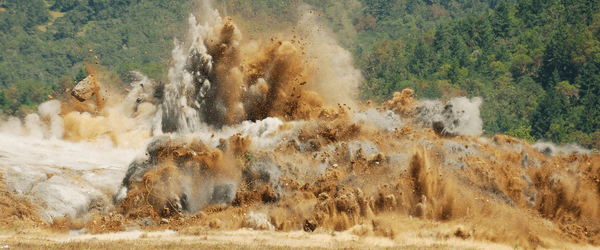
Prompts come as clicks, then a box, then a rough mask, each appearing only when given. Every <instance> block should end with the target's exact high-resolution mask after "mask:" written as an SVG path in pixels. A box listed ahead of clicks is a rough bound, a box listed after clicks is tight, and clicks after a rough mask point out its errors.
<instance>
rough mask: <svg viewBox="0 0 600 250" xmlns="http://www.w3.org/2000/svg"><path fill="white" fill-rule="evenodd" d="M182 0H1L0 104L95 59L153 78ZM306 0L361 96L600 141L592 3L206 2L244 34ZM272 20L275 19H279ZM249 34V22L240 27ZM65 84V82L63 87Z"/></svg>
mask: <svg viewBox="0 0 600 250" xmlns="http://www.w3.org/2000/svg"><path fill="white" fill-rule="evenodd" d="M193 5H194V4H193V3H192V1H188V0H176V1H168V2H165V1H159V0H85V1H84V0H56V1H42V0H19V1H17V0H0V8H1V9H0V41H1V42H0V44H2V45H3V47H4V48H3V50H0V58H1V60H0V108H1V109H2V110H3V111H4V112H5V113H8V114H12V115H19V114H24V113H26V112H29V110H32V109H34V108H35V105H37V104H39V103H40V102H42V101H45V100H47V96H48V95H53V94H55V92H56V91H57V90H58V89H59V88H61V87H62V88H63V89H64V88H65V86H70V85H72V84H73V82H74V80H75V78H81V77H85V71H84V70H82V69H83V65H84V64H85V63H90V62H96V61H97V62H98V63H99V64H100V65H102V66H103V67H105V69H106V70H108V71H110V72H113V73H114V74H115V75H116V76H118V77H119V78H121V79H126V78H127V77H128V76H129V71H131V70H139V71H142V72H143V73H145V74H148V75H150V76H151V77H153V78H154V79H159V80H160V79H163V78H164V77H165V74H166V69H167V66H168V64H169V59H170V56H171V54H170V51H171V50H172V49H173V38H174V37H180V36H181V34H182V33H181V29H182V28H184V25H185V23H186V22H185V19H186V18H187V17H188V14H189V12H191V10H192V9H193ZM308 5H309V6H312V7H310V8H312V10H313V11H317V12H318V13H319V16H320V18H321V19H320V21H321V22H322V23H324V24H325V25H326V26H328V27H329V29H330V30H331V31H332V33H333V34H334V35H335V36H336V37H337V38H338V41H339V42H340V44H341V45H342V46H344V47H345V48H347V49H348V50H350V51H352V52H353V53H354V56H355V65H356V66H357V67H358V68H360V69H361V71H362V73H363V75H364V77H365V81H364V84H363V86H362V87H361V96H360V97H361V98H362V99H364V100H366V99H370V100H373V101H376V102H381V101H384V100H387V99H389V98H390V97H391V95H392V94H393V93H394V92H395V91H400V90H402V89H404V88H412V89H414V90H415V93H416V95H417V97H418V98H439V99H443V100H447V99H450V98H453V97H456V96H469V97H473V96H481V97H483V99H484V103H483V105H482V107H481V114H482V119H483V121H484V129H485V133H486V134H488V135H491V134H494V133H505V134H508V135H512V136H516V137H519V138H522V139H525V140H529V141H531V142H533V141H535V140H550V141H553V142H556V143H572V142H577V143H580V144H582V145H584V146H586V147H591V148H599V147H600V54H599V52H600V41H599V40H600V35H599V28H600V4H598V3H597V1H592V0H547V1H544V0H521V1H509V0H339V1H329V0H327V1H317V0H287V1H275V0H253V1H244V0H216V1H215V3H214V6H215V7H217V8H219V9H220V10H221V13H224V15H231V16H234V17H236V18H240V19H244V21H245V22H244V24H242V25H246V26H247V27H251V28H252V32H254V30H257V32H259V33H260V32H267V31H266V30H268V29H271V30H274V29H278V28H279V29H282V28H281V27H283V26H285V25H293V24H295V23H296V21H298V20H299V19H300V18H301V16H300V9H306V6H308ZM280 26H281V27H280ZM247 30H248V29H247ZM69 84H70V85H69Z"/></svg>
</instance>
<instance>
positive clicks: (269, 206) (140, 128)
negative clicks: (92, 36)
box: [0, 11, 600, 248]
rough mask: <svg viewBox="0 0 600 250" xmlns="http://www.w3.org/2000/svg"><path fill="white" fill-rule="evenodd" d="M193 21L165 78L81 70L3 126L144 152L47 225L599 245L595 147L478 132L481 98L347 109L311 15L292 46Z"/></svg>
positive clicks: (348, 91) (215, 19)
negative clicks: (124, 85)
mask: <svg viewBox="0 0 600 250" xmlns="http://www.w3.org/2000/svg"><path fill="white" fill-rule="evenodd" d="M203 18H204V19H206V22H205V23H204V24H199V22H198V20H197V19H196V17H195V16H194V15H190V18H189V22H188V26H189V31H188V33H187V34H188V35H187V37H185V39H184V41H183V42H180V41H177V40H176V41H175V49H174V50H173V53H172V54H173V65H172V67H171V68H170V70H169V73H168V82H166V83H161V82H156V81H153V80H151V79H149V78H148V77H146V76H144V75H142V74H140V73H135V74H136V76H137V79H138V81H136V82H134V83H133V84H132V87H133V88H132V90H131V91H129V93H128V95H127V96H126V97H124V98H118V97H116V96H115V95H112V96H111V95H110V94H107V93H109V92H108V91H107V90H105V89H102V88H101V87H99V86H102V84H101V83H102V79H101V77H100V75H101V73H94V74H91V76H90V77H89V78H86V80H84V81H83V82H82V83H80V84H82V85H78V87H76V89H74V90H73V91H74V92H73V96H74V97H76V98H77V99H78V100H77V101H74V100H73V99H71V100H70V101H64V102H63V103H60V102H58V101H50V102H47V103H44V104H42V105H41V106H40V107H39V114H32V115H29V116H27V117H26V118H25V125H23V126H21V124H20V121H19V120H18V119H16V118H11V120H9V121H8V122H6V123H5V124H4V125H3V128H4V131H6V130H9V129H10V130H12V131H11V132H12V133H20V134H28V135H29V136H30V137H35V138H39V139H41V138H48V139H49V138H53V139H55V140H58V139H65V140H68V141H74V142H80V141H88V142H92V143H96V144H99V145H106V143H107V142H110V143H112V145H114V146H116V147H118V149H119V150H125V149H126V148H134V149H135V148H145V150H144V152H141V151H136V152H135V159H133V160H131V161H130V163H129V167H128V168H127V170H126V172H125V169H123V168H121V172H119V173H120V175H118V176H119V179H118V181H117V182H113V183H112V184H110V186H108V187H103V189H104V190H105V193H103V194H94V195H95V196H84V197H85V199H84V200H85V202H84V205H83V206H80V205H78V207H77V209H74V210H73V211H71V210H69V211H71V212H64V211H63V210H61V209H62V208H61V207H60V206H57V205H53V204H56V203H59V202H58V201H56V200H50V198H47V199H46V200H44V199H42V201H41V202H42V204H41V205H42V207H43V206H46V207H45V210H44V208H40V210H41V211H45V212H44V213H46V214H50V215H51V216H46V217H44V216H42V217H44V218H45V219H46V221H47V222H49V223H53V225H60V224H61V223H64V222H63V221H61V220H54V219H53V218H58V217H61V216H64V215H69V216H71V219H75V218H83V222H82V223H83V224H82V225H80V226H79V228H85V229H86V230H87V231H88V232H92V233H101V232H110V231H123V230H125V228H126V227H128V226H131V225H132V224H133V225H138V226H141V227H144V228H171V229H173V228H175V229H180V230H181V232H182V233H190V234H194V232H193V230H192V229H190V228H191V226H200V227H201V228H212V229H219V228H220V229H226V230H236V229H239V228H242V227H250V228H254V229H260V230H278V231H285V232H288V231H294V230H303V231H306V232H317V233H318V232H324V231H326V230H329V229H331V230H335V231H349V232H351V233H352V234H355V235H358V236H361V237H362V236H383V237H388V238H390V239H391V240H394V241H395V242H398V243H403V242H404V243H405V242H410V241H411V240H414V238H415V237H416V238H419V237H421V238H425V237H428V238H434V239H439V240H446V239H448V238H459V239H461V240H477V241H490V242H498V243H502V244H514V243H515V242H517V244H518V246H522V247H525V248H537V247H565V246H567V245H565V244H572V243H573V244H575V243H589V244H592V245H598V244H600V242H599V241H598V240H599V239H600V238H599V237H600V219H598V218H600V211H599V209H598V207H599V205H600V199H599V195H600V186H599V184H598V183H599V180H600V179H599V178H600V177H598V175H599V174H600V157H599V156H598V154H592V153H591V152H589V151H587V150H583V149H581V148H577V147H558V148H557V147H556V146H554V145H551V144H544V143H539V144H535V145H529V144H528V143H527V142H524V141H521V140H518V139H515V138H511V137H508V136H504V135H496V136H494V137H493V138H486V137H481V134H482V121H481V118H480V117H479V106H480V105H481V103H482V101H483V100H481V99H480V98H472V99H468V98H465V97H461V98H455V99H452V100H449V101H445V102H443V101H439V100H421V101H419V100H415V99H414V97H413V92H412V90H410V89H406V90H404V91H402V92H398V93H395V94H394V97H393V99H392V100H390V101H388V102H386V103H384V104H383V105H381V106H379V107H374V106H372V105H359V104H357V103H355V102H354V101H353V100H354V96H352V95H353V94H354V93H356V91H357V90H356V88H357V86H358V84H357V83H358V82H360V80H361V79H360V74H359V73H357V70H356V69H354V68H352V67H351V60H350V59H349V58H351V56H350V54H349V52H347V51H345V50H343V49H341V48H340V47H339V46H337V45H336V44H335V41H334V40H333V39H329V38H328V37H329V36H325V35H326V34H324V33H319V32H316V31H315V30H314V29H313V25H312V22H314V20H313V19H314V16H313V14H306V15H305V16H304V17H303V18H302V19H301V21H300V24H301V25H299V27H304V28H303V29H302V28H300V29H301V31H300V32H299V33H297V34H296V36H298V37H296V36H290V35H280V36H279V37H278V38H276V37H272V38H270V39H266V41H248V40H244V39H243V37H242V35H241V32H240V30H238V28H237V26H236V25H235V23H234V22H233V20H232V19H231V18H225V19H223V18H221V17H220V16H219V13H218V12H217V11H214V12H208V14H206V15H205V16H203ZM311 18H313V19H311ZM321 52H322V53H321ZM340 60H341V61H340ZM332 90H333V91H334V92H332ZM338 90H339V91H338ZM103 91H105V92H104V93H103ZM339 93H342V94H341V95H340V94H339ZM92 94H93V96H94V97H93V98H96V99H95V100H91V99H92ZM105 99H106V100H105ZM80 101H83V102H81V103H77V102H80ZM141 145H144V146H143V147H141ZM0 152H2V151H0ZM130 155H132V154H130ZM128 160H130V158H129V159H128ZM8 172H10V171H8ZM54 175H56V176H54ZM62 175H63V174H61V173H58V172H56V173H54V172H53V173H52V174H51V175H50V173H49V175H47V176H46V177H41V183H46V182H51V181H52V180H54V182H56V181H57V178H59V177H61V176H62ZM5 176H7V175H6V174H5ZM15 176H16V175H15ZM123 176H124V177H123ZM10 178H12V177H10V175H9V176H7V177H5V179H10ZM15 178H17V177H15ZM15 178H13V179H15ZM61 178H63V179H64V178H67V177H61ZM63 179H60V180H63ZM54 182H53V183H54ZM63 182H64V180H63ZM63 182H61V183H63ZM66 182H68V181H66ZM32 185H37V184H32ZM40 185H41V184H40ZM69 185H72V184H69ZM14 189H15V190H17V188H16V187H15V188H14ZM107 189H108V191H106V190H107ZM31 190H33V191H31V192H32V193H33V196H34V197H36V196H35V194H36V192H38V193H40V194H46V193H43V192H42V191H40V190H39V189H36V188H35V187H33V188H32V189H31ZM35 190H37V191H35ZM44 202H45V203H44ZM100 203H101V204H102V206H99V205H98V204H100ZM105 204H111V206H106V207H104V205H105ZM0 205H2V204H0ZM86 206H87V208H86ZM44 213H42V214H44ZM409 231H411V232H412V231H418V232H419V234H420V235H418V236H414V235H409V234H407V233H406V232H409ZM423 235H430V236H423Z"/></svg>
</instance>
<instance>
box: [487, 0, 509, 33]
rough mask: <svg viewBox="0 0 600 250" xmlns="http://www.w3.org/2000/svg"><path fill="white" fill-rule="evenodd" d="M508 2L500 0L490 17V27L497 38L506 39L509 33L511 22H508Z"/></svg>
mask: <svg viewBox="0 0 600 250" xmlns="http://www.w3.org/2000/svg"><path fill="white" fill-rule="evenodd" d="M510 8H511V6H510V2H509V1H508V0H501V1H500V2H499V3H498V5H496V8H495V9H494V13H492V16H491V20H490V21H491V25H492V29H493V31H494V35H496V36H497V37H499V38H507V37H509V36H510V32H511V21H510Z"/></svg>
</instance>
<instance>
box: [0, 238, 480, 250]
mask: <svg viewBox="0 0 600 250" xmlns="http://www.w3.org/2000/svg"><path fill="white" fill-rule="evenodd" d="M2 246H4V244H0V247H2ZM8 246H9V247H10V248H12V249H140V250H152V249H360V247H352V246H350V247H348V246H339V247H333V248H316V247H290V246H283V247H281V246H268V245H261V244H256V245H238V244H234V243H224V244H205V243H201V242H186V241H180V242H160V241H159V242H155V241H149V240H118V241H98V240H89V241H79V242H67V243H56V242H43V241H40V242H26V243H24V242H15V243H13V244H9V245H8ZM369 249H411V250H426V249H441V250H443V249H476V248H460V247H455V246H450V245H430V246H415V245H407V246H401V247H393V248H390V247H386V248H383V247H369Z"/></svg>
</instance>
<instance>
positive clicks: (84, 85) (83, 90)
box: [71, 74, 100, 102]
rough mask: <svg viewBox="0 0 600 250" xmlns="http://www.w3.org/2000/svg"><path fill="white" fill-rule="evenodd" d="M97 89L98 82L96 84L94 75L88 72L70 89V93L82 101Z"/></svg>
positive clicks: (98, 87) (98, 88) (90, 96)
mask: <svg viewBox="0 0 600 250" xmlns="http://www.w3.org/2000/svg"><path fill="white" fill-rule="evenodd" d="M98 91H100V84H98V80H97V79H96V76H94V75H93V74H90V75H89V76H88V77H86V78H84V79H83V80H81V81H80V82H78V83H77V85H75V87H74V88H73V91H71V95H72V96H73V97H75V98H77V100H79V101H80V102H84V101H86V100H88V99H90V98H92V96H93V95H94V94H95V93H97V92H98Z"/></svg>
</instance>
